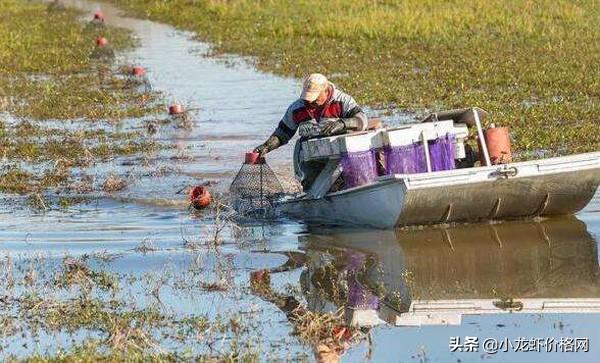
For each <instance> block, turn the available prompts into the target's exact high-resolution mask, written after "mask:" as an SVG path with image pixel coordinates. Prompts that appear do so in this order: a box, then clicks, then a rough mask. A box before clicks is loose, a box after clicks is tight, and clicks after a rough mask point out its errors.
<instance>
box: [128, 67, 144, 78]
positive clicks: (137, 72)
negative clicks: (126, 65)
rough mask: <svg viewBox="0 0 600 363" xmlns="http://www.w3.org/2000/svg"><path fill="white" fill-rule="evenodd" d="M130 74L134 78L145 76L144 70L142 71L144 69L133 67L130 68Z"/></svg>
mask: <svg viewBox="0 0 600 363" xmlns="http://www.w3.org/2000/svg"><path fill="white" fill-rule="evenodd" d="M131 74H133V75H134V76H136V77H142V76H144V75H145V74H146V70H145V69H144V67H140V66H135V67H133V68H131Z"/></svg>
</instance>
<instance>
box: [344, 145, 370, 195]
mask: <svg viewBox="0 0 600 363" xmlns="http://www.w3.org/2000/svg"><path fill="white" fill-rule="evenodd" d="M376 153H377V150H368V151H361V152H349V153H343V154H342V159H341V163H342V176H343V178H344V185H345V186H346V188H352V187H356V186H359V185H363V184H367V183H371V182H373V181H375V180H376V179H377V176H378V175H377V162H376V159H375V154H376Z"/></svg>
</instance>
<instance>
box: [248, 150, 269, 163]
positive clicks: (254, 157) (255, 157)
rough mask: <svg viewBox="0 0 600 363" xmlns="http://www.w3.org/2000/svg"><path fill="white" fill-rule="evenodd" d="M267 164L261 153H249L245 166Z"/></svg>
mask: <svg viewBox="0 0 600 363" xmlns="http://www.w3.org/2000/svg"><path fill="white" fill-rule="evenodd" d="M264 163H265V158H264V157H263V158H261V157H260V154H259V153H255V152H249V153H246V158H245V160H244V164H250V165H254V164H264Z"/></svg>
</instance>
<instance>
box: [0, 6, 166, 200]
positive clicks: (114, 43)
mask: <svg viewBox="0 0 600 363" xmlns="http://www.w3.org/2000/svg"><path fill="white" fill-rule="evenodd" d="M80 15H81V13H80V12H78V11H76V10H72V9H64V10H55V11H48V9H47V5H46V4H43V3H41V2H29V1H17V0H5V1H2V2H0V38H1V39H3V41H2V42H0V112H9V113H10V114H11V115H12V116H13V117H16V118H17V120H18V122H17V123H16V124H14V123H13V124H12V125H10V126H9V123H8V122H5V121H4V120H3V116H0V157H2V159H3V160H4V161H5V162H7V163H8V164H7V166H6V167H3V168H2V170H0V192H8V193H19V194H26V193H31V192H35V193H36V195H37V196H39V195H40V194H39V193H40V192H43V191H45V190H47V189H50V188H56V187H60V186H66V185H68V184H69V182H70V174H69V170H70V168H72V167H80V166H89V165H90V164H91V163H93V162H96V161H100V160H104V159H107V158H109V157H118V156H123V155H132V154H137V153H143V152H150V151H153V150H156V146H157V145H156V144H155V143H154V142H153V141H152V140H150V139H148V138H145V137H144V135H143V134H142V133H141V132H123V131H121V130H120V129H121V125H120V121H121V120H123V119H125V118H135V117H142V116H146V115H149V114H154V113H156V112H157V111H158V109H159V107H160V106H159V105H158V102H157V100H158V98H159V94H158V93H139V92H137V91H136V90H135V89H134V88H132V87H127V84H126V78H125V77H124V75H123V73H124V72H127V69H128V68H127V67H123V66H119V65H115V64H112V63H111V62H102V61H99V60H97V59H94V58H93V56H92V52H93V51H94V49H95V47H96V45H95V39H96V38H97V37H99V36H104V37H106V38H107V39H108V40H109V45H110V47H111V48H112V49H113V50H114V51H122V50H125V49H128V48H131V47H133V46H135V45H136V44H135V42H134V41H133V37H132V34H131V32H130V31H128V30H126V29H122V28H115V27H94V26H89V25H88V24H86V23H85V22H82V21H80V19H79V17H80ZM44 120H52V121H55V122H56V121H59V122H60V121H67V122H68V123H69V125H65V126H68V127H61V126H60V125H59V126H54V127H52V128H50V127H45V126H44V125H43V122H42V121H44ZM73 120H78V121H79V125H77V126H74V125H71V124H70V122H71V121H73ZM98 122H101V123H102V124H104V125H106V124H107V123H108V125H109V128H108V129H107V131H105V130H104V129H102V128H99V127H98V126H99V124H98ZM55 124H56V123H55ZM100 125H101V124H100ZM101 126H102V125H101ZM110 126H112V127H110ZM23 163H25V164H27V165H28V166H30V167H33V170H42V171H40V172H36V171H30V170H29V169H28V171H27V172H25V171H23V170H22V167H23V165H22V164H23ZM49 163H53V164H54V165H55V167H54V169H50V170H48V169H47V168H44V167H41V168H37V167H38V166H43V165H48V164H49ZM43 170H46V171H43ZM38 199H39V198H38Z"/></svg>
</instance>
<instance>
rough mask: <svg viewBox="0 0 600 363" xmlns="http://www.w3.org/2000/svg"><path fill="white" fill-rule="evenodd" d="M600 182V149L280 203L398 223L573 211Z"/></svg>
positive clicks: (306, 216)
mask: <svg viewBox="0 0 600 363" xmlns="http://www.w3.org/2000/svg"><path fill="white" fill-rule="evenodd" d="M599 185H600V152H596V153H587V154H578V155H572V156H566V157H558V158H550V159H543V160H534V161H526V162H519V163H512V164H507V165H502V166H489V167H475V168H468V169H456V170H450V171H441V172H432V173H422V174H397V175H387V176H383V177H380V178H379V179H378V180H377V181H376V182H374V183H372V184H368V185H362V186H359V187H355V188H351V189H346V190H343V191H339V192H334V193H329V194H326V195H325V196H324V197H321V198H310V197H309V196H307V195H300V196H297V197H294V198H288V199H286V200H282V201H280V202H278V203H277V209H278V210H279V211H281V212H282V213H283V214H285V215H287V216H290V217H292V218H297V219H301V220H304V221H306V222H308V223H318V224H333V225H336V224H337V225H340V224H341V225H354V226H371V227H376V228H394V227H398V226H409V225H423V224H439V223H451V222H477V221H488V220H507V219H523V218H533V217H538V216H552V215H567V214H573V213H576V212H578V211H579V210H581V209H583V208H584V207H585V206H586V205H587V204H588V203H589V202H590V200H591V199H592V197H593V196H594V194H595V193H596V190H597V189H598V186H599Z"/></svg>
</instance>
